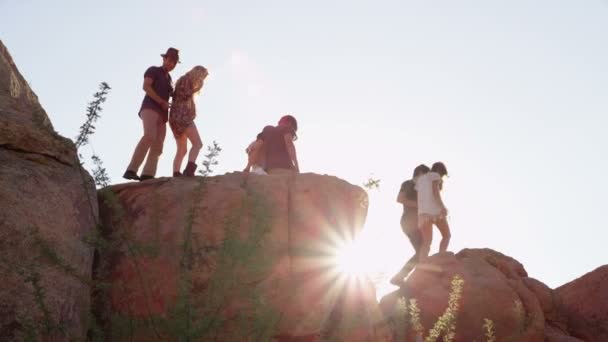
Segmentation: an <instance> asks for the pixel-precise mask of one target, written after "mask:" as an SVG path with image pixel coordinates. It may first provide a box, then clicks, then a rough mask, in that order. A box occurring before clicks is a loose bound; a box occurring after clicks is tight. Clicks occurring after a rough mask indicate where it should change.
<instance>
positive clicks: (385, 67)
mask: <svg viewBox="0 0 608 342" xmlns="http://www.w3.org/2000/svg"><path fill="white" fill-rule="evenodd" d="M254 3H255V4H254ZM0 23H1V25H0V39H2V41H3V42H4V44H5V45H6V46H7V47H8V49H9V51H10V52H11V54H12V55H13V58H14V60H15V62H16V63H17V65H18V67H19V69H20V70H21V72H22V74H23V75H24V77H25V78H26V79H27V80H28V81H29V82H30V84H31V86H32V88H33V89H34V91H35V92H36V93H37V94H38V96H39V99H40V102H41V103H42V105H43V106H44V108H45V109H46V110H47V112H48V114H49V116H50V118H51V120H52V122H53V124H54V126H55V129H56V130H57V131H59V133H61V134H62V135H64V136H67V137H71V138H73V137H75V136H76V135H77V133H78V128H79V126H80V125H81V124H82V122H83V120H84V118H85V116H84V112H85V108H86V105H87V103H88V102H89V101H90V100H91V99H92V94H93V93H94V92H95V91H96V90H97V87H98V84H99V83H100V82H102V81H106V82H108V83H109V84H110V86H111V87H112V91H111V93H110V95H109V98H108V101H107V103H106V105H105V107H104V111H103V114H102V118H101V121H100V122H99V123H98V125H97V128H98V129H97V133H96V134H95V135H94V137H93V141H92V143H93V147H94V149H95V151H96V152H97V154H99V155H100V157H101V158H102V159H103V161H104V163H105V166H106V167H107V169H108V171H109V174H110V176H111V178H112V180H113V182H122V179H121V178H120V176H121V175H122V173H123V172H124V170H125V168H126V165H127V164H128V161H129V159H130V157H131V153H132V152H133V149H134V147H135V145H136V143H137V141H138V140H139V138H140V137H141V132H142V128H141V122H140V120H139V119H138V117H137V111H138V109H139V105H140V103H141V100H142V97H143V91H142V89H141V86H142V81H143V73H144V71H145V70H146V68H147V67H148V66H150V65H159V64H160V63H161V57H160V56H159V54H160V53H162V52H164V51H165V50H166V49H167V47H169V46H173V47H176V48H178V49H180V52H181V57H182V61H183V63H182V64H180V65H179V66H178V67H177V68H176V69H175V70H174V71H173V72H172V75H173V77H174V79H175V80H176V79H177V78H178V77H179V76H181V75H182V74H184V73H185V72H186V71H188V70H189V69H190V68H192V67H193V66H194V65H197V64H201V65H204V66H206V67H207V68H208V69H209V71H210V73H211V76H210V78H209V79H208V81H207V83H206V85H205V88H204V89H203V92H202V94H201V96H200V97H199V98H198V99H197V103H198V118H197V119H196V122H197V125H198V127H199V130H200V132H201V135H202V137H203V141H204V142H205V143H206V144H207V143H210V142H212V141H213V140H217V141H218V142H219V144H220V145H221V146H222V148H223V152H222V154H221V156H220V165H219V166H218V167H217V169H216V170H217V171H218V172H217V173H224V172H230V171H234V170H241V169H242V168H243V167H244V166H245V164H246V160H245V153H244V149H245V147H246V146H247V145H248V144H249V143H250V142H251V141H252V139H253V138H254V137H255V135H256V133H257V132H258V131H259V130H260V129H261V128H262V127H263V126H265V125H267V124H275V123H276V121H277V120H278V118H279V117H280V116H281V115H282V114H284V113H293V114H294V115H295V116H296V117H297V118H298V120H299V123H300V125H299V126H300V129H299V132H298V134H299V136H300V139H299V140H298V141H297V143H296V147H297V149H298V154H299V159H300V165H301V169H302V171H303V172H315V173H321V174H324V173H326V174H330V175H336V176H338V177H340V178H343V179H346V180H347V181H349V182H351V183H353V184H358V185H360V184H362V183H363V182H364V181H365V180H366V179H367V177H368V176H370V175H373V176H374V177H376V178H379V179H381V187H380V190H379V191H375V192H372V193H370V201H371V208H370V213H369V217H368V223H367V226H366V232H365V236H366V238H367V240H366V245H367V246H368V248H367V250H366V251H365V254H364V257H365V258H368V260H372V261H373V262H372V264H374V265H376V266H375V267H376V268H377V270H381V271H384V272H389V273H390V272H394V271H396V270H397V269H398V268H399V266H400V264H401V263H402V262H403V261H404V260H405V259H407V258H408V257H409V256H410V254H411V253H412V248H411V247H410V246H409V243H408V242H407V240H406V239H405V237H404V236H403V233H402V232H401V229H400V227H399V218H400V215H401V207H400V206H399V205H398V204H397V203H396V202H395V198H396V195H397V191H398V189H399V185H400V184H401V182H402V181H404V180H405V179H407V178H408V177H409V176H410V175H411V171H412V169H413V168H414V167H415V166H416V165H417V164H419V163H422V162H425V163H427V164H429V165H430V164H431V163H432V162H434V161H437V160H442V161H444V162H445V163H446V165H447V167H448V170H449V172H450V175H451V177H450V178H449V179H447V181H446V185H445V189H444V197H445V200H446V203H447V206H448V208H449V209H450V220H451V221H450V222H451V226H452V241H451V245H450V250H454V251H459V250H461V249H463V248H482V247H488V248H492V249H495V250H498V251H500V252H502V253H505V254H507V255H509V256H512V257H514V258H516V259H517V260H519V261H520V262H522V263H523V264H524V265H525V267H526V269H527V271H528V273H529V274H530V276H532V277H535V278H537V279H539V280H541V281H543V282H544V283H546V284H548V285H549V286H551V287H557V286H559V285H562V284H564V283H566V282H568V281H570V280H573V279H574V278H576V277H578V276H581V275H583V274H584V273H586V272H588V271H591V270H593V269H595V268H596V267H598V266H600V265H602V264H605V263H607V261H608V248H606V247H605V244H606V241H608V230H607V228H608V227H607V226H606V221H605V218H604V217H603V215H604V213H605V212H606V207H605V204H606V200H605V199H604V196H605V194H606V193H607V191H608V179H607V177H606V176H605V175H606V174H607V173H608V158H606V147H607V146H608V135H607V134H605V132H604V131H605V130H606V128H608V1H607V0H586V1H580V0H569V1H566V0H538V1H529V0H509V1H506V0H504V1H499V0H494V1H487V0H484V1H482V0H478V1H464V0H462V1H453V0H435V1H405V0H395V1H384V0H383V1H380V0H375V1H354V0H348V1H347V0H344V1H327V0H324V1H317V0H311V1H285V0H283V1H278V0H276V1H186V0H183V1H171V2H169V1H152V0H145V1H144V0H138V1H128V2H126V1H110V0H106V1H96V2H92V1H52V2H51V1H30V0H0ZM85 151H86V150H85ZM174 152H175V144H174V140H173V138H172V136H171V134H168V135H167V140H166V143H165V153H164V154H163V156H162V157H161V162H160V165H159V173H160V175H161V176H163V175H164V176H168V175H170V174H171V171H172V170H171V161H172V159H173V155H174ZM435 240H436V241H435V242H434V244H433V249H432V252H435V251H436V250H437V243H438V240H439V239H438V236H436V239H435ZM387 274H388V273H387ZM389 289H390V287H385V288H383V289H380V291H381V292H383V291H388V290H389Z"/></svg>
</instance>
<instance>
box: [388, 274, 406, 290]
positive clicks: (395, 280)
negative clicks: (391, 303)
mask: <svg viewBox="0 0 608 342" xmlns="http://www.w3.org/2000/svg"><path fill="white" fill-rule="evenodd" d="M390 282H391V284H393V285H395V286H399V287H401V286H403V284H404V281H403V276H402V275H401V274H396V275H394V276H393V277H392V278H391V280H390Z"/></svg>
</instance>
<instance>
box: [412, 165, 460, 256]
mask: <svg viewBox="0 0 608 342" xmlns="http://www.w3.org/2000/svg"><path fill="white" fill-rule="evenodd" d="M447 175H448V170H447V168H446V167H445V165H444V164H443V163H442V162H436V163H434V164H433V166H431V171H430V172H428V173H426V174H424V175H422V176H420V177H418V178H417V179H416V182H415V183H416V186H415V189H416V191H417V192H418V201H417V203H418V227H419V230H420V233H421V234H422V244H421V246H420V250H419V252H418V262H419V264H424V262H425V261H426V259H427V258H428V255H429V252H430V249H431V243H432V241H433V225H435V226H436V227H437V229H439V232H440V233H441V242H440V243H439V252H440V253H441V252H445V251H447V249H448V244H449V243H450V238H451V236H452V235H451V233H450V226H449V224H448V220H447V216H448V210H447V208H446V207H445V205H444V203H443V199H442V198H441V189H442V187H443V179H442V178H443V177H444V176H447Z"/></svg>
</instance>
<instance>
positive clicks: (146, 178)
mask: <svg viewBox="0 0 608 342" xmlns="http://www.w3.org/2000/svg"><path fill="white" fill-rule="evenodd" d="M148 179H154V176H148V175H141V177H139V181H140V182H143V181H145V180H148Z"/></svg>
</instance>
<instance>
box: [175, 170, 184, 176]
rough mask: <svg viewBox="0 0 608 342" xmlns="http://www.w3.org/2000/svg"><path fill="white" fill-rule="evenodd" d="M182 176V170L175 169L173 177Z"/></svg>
mask: <svg viewBox="0 0 608 342" xmlns="http://www.w3.org/2000/svg"><path fill="white" fill-rule="evenodd" d="M181 176H183V175H182V173H181V172H179V171H173V177H181Z"/></svg>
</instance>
